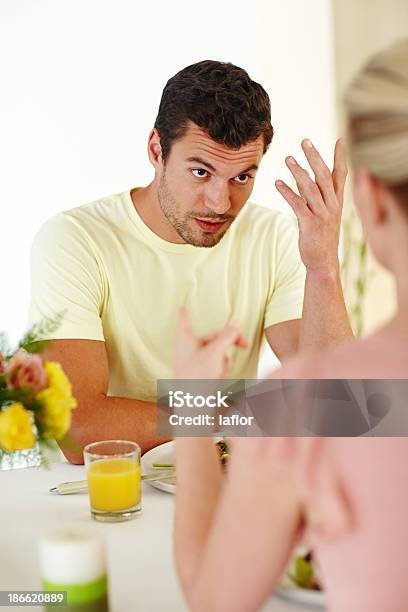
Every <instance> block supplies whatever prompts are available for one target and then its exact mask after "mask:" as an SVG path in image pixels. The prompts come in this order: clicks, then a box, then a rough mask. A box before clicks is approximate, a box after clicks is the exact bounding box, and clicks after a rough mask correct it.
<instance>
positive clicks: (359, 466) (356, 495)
mask: <svg viewBox="0 0 408 612" xmlns="http://www.w3.org/2000/svg"><path fill="white" fill-rule="evenodd" d="M275 440H278V439H275ZM278 446H280V451H279V452H278V454H279V456H280V459H281V460H283V461H284V463H285V464H286V466H288V465H290V466H291V467H292V468H293V473H294V474H295V478H296V480H297V484H298V485H299V490H300V491H301V496H302V500H303V502H304V506H305V512H306V516H307V524H306V534H305V537H306V541H307V542H308V543H310V544H311V546H312V547H313V550H314V553H315V558H316V559H317V562H318V564H319V567H320V571H321V576H322V580H323V583H324V587H325V590H326V591H327V597H328V602H329V610H330V612H406V611H407V610H408V575H407V568H408V516H407V509H408V470H407V465H406V463H407V457H408V438H374V437H367V438H280V439H279V443H278ZM288 460H289V461H288Z"/></svg>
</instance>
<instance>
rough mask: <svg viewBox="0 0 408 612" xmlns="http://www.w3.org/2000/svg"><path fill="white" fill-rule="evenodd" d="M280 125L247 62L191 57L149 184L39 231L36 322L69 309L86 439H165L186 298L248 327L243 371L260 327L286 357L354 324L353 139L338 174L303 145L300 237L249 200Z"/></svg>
mask: <svg viewBox="0 0 408 612" xmlns="http://www.w3.org/2000/svg"><path fill="white" fill-rule="evenodd" d="M272 136H273V130H272V126H271V123H270V105H269V98H268V96H267V94H266V92H265V91H264V89H263V88H262V87H261V85H259V84H258V83H255V82H254V81H252V80H251V79H250V78H249V76H248V75H247V73H246V72H245V71H244V70H242V69H241V68H238V67H236V66H233V65H232V64H226V63H221V62H214V61H204V62H199V63H198V64H194V65H192V66H189V67H187V68H185V69H183V70H181V71H180V72H179V73H177V74H176V75H175V76H174V77H173V78H172V79H170V80H169V81H168V83H167V85H166V87H165V89H164V91H163V95H162V99H161V103H160V108H159V112H158V116H157V119H156V123H155V127H154V129H153V130H152V131H151V133H150V136H149V142H148V154H149V159H150V161H151V163H152V165H153V167H154V173H155V174H154V179H153V180H152V182H151V183H150V184H149V185H148V186H147V187H142V188H135V189H132V190H131V191H126V192H124V193H120V194H117V195H114V196H109V197H105V198H101V199H99V200H96V201H95V202H92V203H90V204H86V205H84V206H81V207H79V208H74V209H72V210H69V211H66V212H63V213H60V214H58V215H56V216H55V217H53V218H52V219H50V220H49V221H48V222H47V223H46V224H45V225H44V226H43V227H42V229H41V230H40V232H39V233H38V235H37V237H36V239H35V241H34V245H33V250H32V299H31V309H30V321H31V323H34V322H36V321H39V320H41V319H42V318H43V317H45V316H50V315H52V314H54V313H59V312H62V311H64V313H65V314H64V318H63V321H62V324H61V326H60V327H59V328H58V330H57V331H56V332H55V333H54V334H53V335H52V337H53V338H54V339H55V341H54V342H53V344H52V346H51V348H50V349H49V350H48V353H47V357H48V358H52V359H56V360H58V361H60V362H61V363H62V365H63V367H64V368H65V370H66V372H67V374H68V375H69V377H70V380H71V382H72V385H73V391H74V394H75V396H76V398H77V400H78V408H77V409H76V410H75V412H74V415H73V424H72V428H71V437H72V438H73V439H74V440H75V441H76V442H77V443H78V444H79V446H83V445H84V444H86V443H88V442H90V441H94V440H100V439H112V438H124V439H133V440H136V441H137V442H139V444H140V445H141V446H142V449H143V450H147V449H148V448H151V447H153V446H155V445H156V444H158V443H159V441H161V440H160V439H159V438H158V437H157V434H156V431H155V426H156V404H155V401H156V382H157V379H159V378H172V376H173V357H172V347H173V344H174V335H175V329H176V323H177V319H178V313H179V310H180V307H181V306H182V305H185V306H186V307H187V308H188V310H189V312H190V315H191V319H192V324H193V327H194V330H195V332H196V334H197V335H198V336H199V337H203V338H205V337H206V336H208V335H210V334H211V333H213V332H214V331H215V330H217V329H221V328H223V327H224V326H225V325H226V323H227V322H228V321H229V320H231V319H235V320H236V321H238V322H239V324H240V328H241V331H242V334H243V335H244V336H245V338H246V339H247V341H248V344H249V347H250V348H248V349H247V350H246V351H242V350H241V351H237V354H236V356H234V359H233V360H232V363H233V369H232V371H231V372H230V373H229V377H231V378H254V377H256V372H257V364H258V359H259V352H260V347H261V343H262V340H263V338H264V336H265V337H266V339H267V340H268V342H269V344H270V345H271V347H272V349H273V350H274V352H275V353H276V354H277V356H278V357H279V358H280V359H285V358H286V357H288V356H289V355H291V354H293V353H295V352H296V351H298V350H299V349H306V348H325V347H326V346H328V345H329V344H331V343H333V342H341V341H343V340H345V339H347V338H348V337H349V336H350V335H351V331H350V327H349V324H348V319H347V314H346V310H345V306H344V300H343V295H342V291H341V285H340V281H339V265H338V257H337V248H338V234H339V224H340V218H341V206H342V195H343V188H344V181H345V176H346V168H345V161H344V151H343V150H342V144H341V143H340V142H338V143H337V145H336V152H335V164H334V171H333V174H332V173H331V172H330V171H329V170H328V168H327V166H326V165H325V164H324V162H323V160H322V159H321V157H320V155H319V153H318V152H317V150H316V149H315V148H314V147H313V146H312V145H311V143H309V141H304V143H303V149H304V151H305V154H306V156H307V159H308V161H309V164H310V165H311V167H312V169H313V171H314V174H315V180H312V179H311V178H310V177H309V175H308V173H307V172H306V171H305V170H303V169H302V168H301V167H300V166H299V165H298V164H297V162H296V161H295V160H293V158H288V159H287V164H288V167H289V168H290V170H291V172H292V174H293V176H294V178H295V180H296V182H297V185H298V188H299V193H300V195H297V194H295V193H294V192H293V191H292V190H291V189H290V188H289V187H288V186H287V185H285V184H284V183H282V182H279V181H278V182H277V185H276V186H277V188H278V190H279V191H280V193H281V194H282V195H283V196H284V197H285V199H286V200H287V201H288V202H289V204H290V205H291V206H292V208H293V210H294V212H295V214H296V216H297V219H298V225H299V235H298V230H297V228H296V227H295V226H294V225H293V223H292V222H291V221H290V220H288V218H286V216H285V215H283V214H282V213H278V212H276V211H273V210H268V209H266V208H264V207H261V206H257V205H255V204H252V203H250V202H249V201H248V200H249V197H250V194H251V192H252V189H253V184H254V179H255V175H256V172H257V170H258V167H259V164H260V162H261V159H262V156H263V154H264V153H265V151H266V150H267V148H268V146H269V144H270V142H271V139H272ZM298 240H299V247H298ZM305 272H306V275H305ZM305 278H306V285H305ZM304 288H305V297H304V301H303V294H304ZM302 305H303V306H302ZM302 307H303V314H302ZM64 452H65V453H66V455H67V457H68V458H69V459H70V460H71V461H73V462H76V463H80V462H82V456H81V453H80V451H75V450H72V449H66V450H65V451H64Z"/></svg>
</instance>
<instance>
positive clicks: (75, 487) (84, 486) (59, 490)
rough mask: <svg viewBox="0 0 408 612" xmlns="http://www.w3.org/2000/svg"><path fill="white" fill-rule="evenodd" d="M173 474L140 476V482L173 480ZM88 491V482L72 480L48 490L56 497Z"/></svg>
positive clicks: (161, 473)
mask: <svg viewBox="0 0 408 612" xmlns="http://www.w3.org/2000/svg"><path fill="white" fill-rule="evenodd" d="M175 475H176V473H175V472H171V473H169V470H167V472H159V473H157V474H142V480H164V479H166V478H174V476H175ZM87 490H88V482H87V481H86V480H73V481H71V482H60V483H59V484H58V485H57V486H56V487H52V489H50V493H55V494H57V495H71V494H72V493H82V492H84V491H87Z"/></svg>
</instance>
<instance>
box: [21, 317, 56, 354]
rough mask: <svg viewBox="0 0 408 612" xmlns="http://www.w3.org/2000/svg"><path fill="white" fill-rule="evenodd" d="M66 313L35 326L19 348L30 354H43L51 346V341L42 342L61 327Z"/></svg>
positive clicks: (47, 318) (22, 340)
mask: <svg viewBox="0 0 408 612" xmlns="http://www.w3.org/2000/svg"><path fill="white" fill-rule="evenodd" d="M64 315H65V311H64V312H61V313H59V314H56V315H55V316H53V317H46V318H45V319H43V320H42V321H41V322H40V323H36V324H35V325H33V326H32V327H31V328H30V329H29V330H28V331H27V332H26V333H25V334H24V336H23V338H22V339H21V340H20V343H19V345H18V346H19V348H22V349H24V350H25V351H27V352H28V353H42V352H43V351H44V349H45V347H46V346H47V345H48V344H49V340H42V339H41V338H43V337H44V336H48V335H50V334H52V333H53V332H54V331H55V330H57V329H58V327H59V326H60V325H61V321H62V319H63V318H64Z"/></svg>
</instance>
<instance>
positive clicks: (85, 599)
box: [39, 528, 108, 612]
mask: <svg viewBox="0 0 408 612" xmlns="http://www.w3.org/2000/svg"><path fill="white" fill-rule="evenodd" d="M39 559H40V569H41V576H42V583H43V589H44V591H66V592H67V606H66V607H65V606H63V607H62V609H63V610H70V611H72V612H74V611H75V612H108V588H107V576H106V564H105V552H104V543H103V539H102V536H101V535H100V534H99V533H97V532H94V531H93V530H80V529H77V528H73V529H70V528H67V529H61V530H58V531H54V532H52V533H49V534H48V535H46V536H45V537H43V538H42V539H41V540H40V544H39ZM46 609H50V610H51V607H49V608H46ZM52 609H53V610H55V606H54V607H53V608H52Z"/></svg>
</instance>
